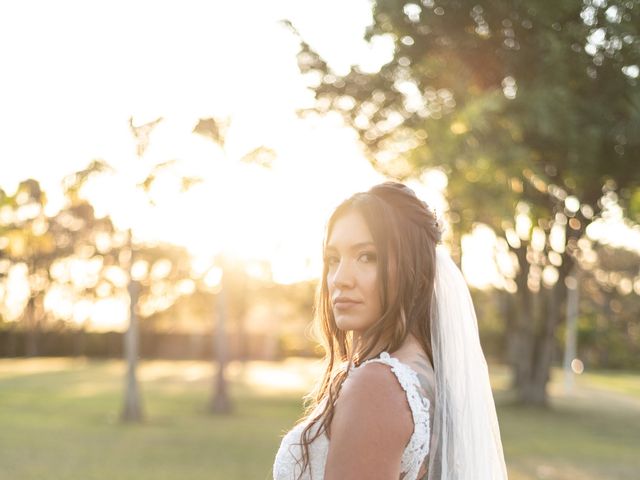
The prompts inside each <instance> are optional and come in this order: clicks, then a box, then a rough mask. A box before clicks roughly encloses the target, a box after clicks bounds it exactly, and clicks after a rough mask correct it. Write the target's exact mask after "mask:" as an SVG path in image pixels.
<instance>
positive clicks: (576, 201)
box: [298, 0, 640, 404]
mask: <svg viewBox="0 0 640 480" xmlns="http://www.w3.org/2000/svg"><path fill="white" fill-rule="evenodd" d="M639 6H640V3H639V2H638V1H637V0H635V1H632V2H630V1H615V2H608V3H607V4H605V2H585V3H579V2H575V1H569V0H562V1H560V2H554V3H549V2H545V1H544V0H534V1H530V2H509V1H505V0H494V1H486V2H482V3H481V4H478V3H476V4H468V3H464V2H460V1H459V0H428V1H427V0H425V1H423V2H420V3H418V2H412V1H400V0H378V1H376V2H374V4H373V19H374V20H373V24H372V25H371V27H370V28H369V29H368V31H367V34H366V38H367V39H368V40H371V39H372V38H373V37H375V36H388V37H390V38H391V39H392V40H393V43H394V47H395V50H394V53H393V58H392V59H391V61H389V62H388V63H387V64H385V65H383V66H382V67H381V69H380V71H378V72H374V73H370V72H365V71H363V70H362V69H361V68H359V67H357V66H354V67H352V68H351V70H350V71H349V72H348V73H347V74H346V75H338V74H336V73H335V72H334V71H332V69H331V68H330V66H329V65H328V64H327V62H326V61H324V59H322V58H321V57H320V56H319V55H318V54H317V53H315V52H314V50H313V49H312V48H311V46H309V45H308V44H307V43H305V42H304V41H302V42H301V49H300V53H299V57H298V59H299V65H300V68H301V71H302V72H303V73H304V74H306V75H309V77H310V78H312V79H316V83H315V84H314V85H313V86H312V89H313V90H314V92H315V95H316V99H317V102H316V106H315V108H314V109H313V110H314V111H316V112H318V111H319V112H326V111H328V110H335V111H338V112H340V113H342V115H343V117H344V118H345V120H346V122H347V124H348V125H350V126H351V127H352V128H353V129H354V130H355V131H356V132H357V133H358V136H359V138H360V140H361V142H362V144H363V145H364V146H365V149H366V151H367V153H368V156H369V158H370V161H371V162H372V164H373V165H374V166H375V167H376V168H377V169H379V170H380V171H382V172H383V173H386V174H387V175H388V176H391V177H395V178H398V179H400V180H403V179H406V178H409V177H416V176H419V175H420V174H421V173H422V172H423V171H424V170H425V169H429V168H441V169H442V170H444V171H445V173H446V174H447V175H448V178H449V185H448V191H447V197H448V203H449V212H448V217H449V220H450V222H451V223H452V226H453V230H454V236H453V238H454V242H455V243H457V242H459V240H457V239H459V238H460V237H461V235H462V234H463V233H464V232H468V231H469V230H470V229H471V227H472V226H473V224H474V223H475V222H483V223H486V224H487V225H489V226H490V227H492V228H493V229H494V231H495V232H496V233H497V234H498V235H499V236H501V237H503V238H506V240H507V244H508V246H509V249H510V250H511V253H512V254H513V256H515V258H516V259H517V260H516V263H517V274H516V278H515V279H513V283H514V284H515V285H513V290H516V293H515V296H514V297H513V301H516V302H517V307H518V308H517V309H516V311H517V312H518V313H517V315H516V317H515V318H514V319H513V321H510V322H509V323H508V324H509V326H510V327H511V328H510V331H509V333H508V338H509V343H510V344H511V345H512V346H513V347H514V348H513V349H512V357H511V361H512V365H513V370H514V377H513V378H514V388H515V390H516V391H517V394H518V398H519V400H520V401H521V402H523V403H531V404H545V403H546V401H547V393H546V384H547V382H548V379H549V371H550V366H551V362H552V360H553V344H554V341H555V336H556V333H557V329H558V326H559V324H560V323H561V320H562V319H563V316H562V314H561V311H562V308H561V306H562V305H563V304H564V302H565V300H566V295H567V289H566V284H565V280H567V279H568V278H569V277H570V276H571V272H572V271H573V270H572V269H573V267H574V264H575V263H576V257H577V252H578V251H579V240H580V239H582V238H583V237H584V234H585V229H586V227H587V226H588V225H589V224H590V223H591V222H592V221H594V220H595V219H596V218H598V216H599V215H600V214H601V212H602V209H603V205H604V204H605V203H606V201H608V200H607V199H614V200H615V202H617V203H618V204H620V205H621V206H622V207H623V208H625V209H628V208H629V207H630V206H631V207H632V206H633V201H635V202H636V203H637V198H638V193H637V192H638V191H639V187H640V163H639V162H638V161H637V158H640V92H639V90H638V84H637V83H638V80H637V77H638V64H639V63H640V41H639V39H638V36H637V34H638V28H639V27H640V8H639ZM633 199H635V200H633ZM558 239H560V241H558ZM455 243H454V245H453V247H454V253H455V252H456V251H457V250H458V248H459V247H458V246H457V245H456V244H455ZM543 273H544V275H543Z"/></svg>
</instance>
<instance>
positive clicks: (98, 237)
mask: <svg viewBox="0 0 640 480" xmlns="http://www.w3.org/2000/svg"><path fill="white" fill-rule="evenodd" d="M83 174H86V171H83V172H77V173H75V174H73V175H71V176H69V177H68V179H67V181H66V183H67V186H66V187H65V189H66V195H67V202H66V204H65V207H64V208H62V209H61V210H60V211H59V212H58V213H56V214H55V215H52V216H49V215H46V214H45V205H46V193H45V192H44V191H43V190H42V189H41V188H40V185H39V183H38V182H37V181H35V180H32V179H29V180H25V181H23V182H21V183H20V185H19V187H18V189H17V191H16V192H15V193H14V194H13V195H7V194H6V193H4V192H0V199H1V203H0V221H1V223H0V229H1V230H0V233H1V236H0V247H2V248H1V249H0V275H1V276H0V298H2V309H1V310H0V356H3V357H11V356H37V355H45V356H46V355H56V356H67V355H87V356H96V357H121V356H122V354H123V339H122V336H123V329H124V327H125V326H126V325H125V324H122V325H120V326H119V327H118V329H117V330H114V329H113V328H109V326H108V324H107V326H101V325H92V323H91V319H90V316H91V313H92V312H94V311H95V309H100V308H106V309H109V308H110V305H111V304H110V302H112V301H113V299H114V298H122V297H125V298H126V295H127V294H126V284H127V280H126V278H127V275H128V273H127V268H126V266H124V265H122V262H123V260H122V258H121V257H122V251H123V249H124V248H125V242H124V240H123V233H122V232H118V231H117V230H116V229H115V228H114V226H113V223H112V222H111V220H110V219H109V217H104V218H96V217H95V214H94V210H93V207H92V206H91V205H90V204H89V203H88V202H87V201H86V200H84V199H82V198H80V197H79V196H78V195H77V191H76V190H75V189H74V188H72V187H69V182H70V181H71V180H72V179H74V178H75V179H78V178H81V177H82V175H83ZM71 184H73V183H71ZM592 248H594V252H597V259H598V261H597V264H596V265H595V266H594V269H593V270H594V271H593V274H592V275H590V276H588V277H587V278H585V279H584V280H583V281H582V282H581V284H580V285H581V299H582V300H581V303H580V316H579V323H578V327H579V330H578V333H579V337H578V345H579V356H580V358H581V359H583V361H584V362H585V363H586V364H587V365H588V366H589V367H600V368H640V324H639V322H638V319H639V318H640V302H639V301H638V297H637V295H636V294H634V293H633V292H632V291H631V289H630V288H625V287H624V286H623V285H624V282H623V279H634V275H637V273H638V269H639V268H640V257H639V256H638V254H637V253H634V252H631V251H629V250H626V249H621V248H613V247H610V246H607V245H597V244H596V245H594V246H593V247H592ZM137 254H138V263H137V270H138V273H137V275H138V279H139V280H140V284H141V286H142V290H141V293H140V296H139V302H138V306H137V312H138V315H139V319H140V354H141V356H142V357H144V358H201V359H210V358H212V356H213V355H214V353H215V352H214V347H213V339H212V330H213V325H214V317H215V312H216V294H215V293H216V292H215V290H212V289H210V288H208V287H207V286H206V285H204V284H203V283H202V281H201V280H202V278H201V277H202V274H198V273H197V272H195V271H194V268H193V266H192V264H191V262H192V259H191V257H190V255H189V253H188V252H187V251H186V250H185V249H184V248H181V247H177V246H174V245H169V244H156V245H141V246H140V247H139V249H138V253H137ZM265 268H266V269H267V270H268V265H266V266H265ZM247 270H248V269H247V265H244V264H242V263H241V262H237V263H228V264H227V271H226V272H225V275H226V278H227V281H228V284H227V289H228V294H227V308H228V317H229V324H228V327H227V335H226V336H227V342H228V345H229V348H230V352H229V353H230V357H231V358H232V359H242V360H247V359H276V358H282V357H284V356H289V355H304V356H308V355H317V354H318V353H319V352H318V350H317V347H316V344H315V342H314V341H313V339H312V338H311V336H310V334H309V323H310V321H311V319H312V314H313V297H314V292H315V288H316V281H307V282H301V283H298V284H292V285H281V284H278V283H275V282H273V281H272V280H271V279H270V278H269V276H268V275H267V276H262V277H256V276H252V275H250V274H249V273H247ZM20 275H24V276H25V279H26V281H27V282H28V288H29V291H28V293H25V295H24V296H23V297H22V301H21V303H19V304H17V305H15V304H10V303H9V299H10V296H11V295H12V293H11V292H10V291H9V289H10V288H15V287H14V286H13V284H12V283H11V282H15V277H16V276H20ZM635 282H636V284H637V282H638V280H637V278H636V279H635ZM473 295H474V300H475V304H476V308H477V312H478V318H479V323H480V328H481V336H482V339H483V344H484V345H485V348H486V350H487V353H488V356H490V357H493V358H495V359H497V360H500V361H505V360H507V350H508V349H507V346H508V345H507V336H506V329H507V327H508V325H509V322H511V321H513V320H514V315H515V312H513V311H510V310H509V309H510V308H513V307H514V306H513V305H510V303H509V297H510V295H509V294H508V293H507V292H505V291H502V290H498V289H491V290H487V291H483V290H478V291H474V292H473ZM515 307H517V305H515ZM109 311H112V312H115V313H116V314H117V313H121V312H119V311H118V310H109ZM562 338H563V332H562V330H561V331H560V332H559V334H558V337H557V341H556V342H555V345H554V349H555V350H556V358H561V355H562V351H563V348H564V345H563V343H562Z"/></svg>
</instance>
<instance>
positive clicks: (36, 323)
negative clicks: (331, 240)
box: [0, 162, 315, 359]
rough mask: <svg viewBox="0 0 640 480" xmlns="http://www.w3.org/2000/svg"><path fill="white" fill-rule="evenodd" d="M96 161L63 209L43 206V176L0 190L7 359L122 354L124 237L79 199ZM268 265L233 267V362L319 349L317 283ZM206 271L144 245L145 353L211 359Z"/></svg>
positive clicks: (178, 253) (141, 310)
mask: <svg viewBox="0 0 640 480" xmlns="http://www.w3.org/2000/svg"><path fill="white" fill-rule="evenodd" d="M96 167H97V164H96V163H95V162H94V163H93V164H91V165H90V166H89V167H88V168H87V169H86V170H83V171H81V172H76V173H74V174H72V175H70V176H68V177H67V178H66V179H65V182H64V190H65V195H66V203H65V206H64V207H63V208H62V209H61V210H60V211H59V212H57V213H55V214H54V215H47V214H46V213H45V207H46V202H47V200H46V199H47V195H46V192H44V191H43V190H42V189H41V187H40V184H39V183H38V182H37V181H36V180H33V179H28V180H25V181H23V182H21V183H20V185H19V187H18V189H17V191H16V192H15V193H13V194H12V195H8V194H7V193H5V192H4V191H2V190H0V356H37V355H89V356H111V357H121V356H122V352H123V339H122V336H123V331H124V330H125V328H126V326H127V311H126V308H128V307H127V305H126V304H127V303H128V296H127V295H128V293H127V285H128V283H129V282H128V279H129V275H130V273H129V270H130V266H129V264H128V258H127V248H128V246H127V241H126V240H127V238H126V237H127V235H126V232H122V231H118V230H117V229H116V228H115V227H114V224H113V222H112V221H111V219H110V218H109V217H108V216H106V217H103V218H96V216H95V213H94V208H93V207H92V205H91V204H89V203H88V201H87V200H85V199H84V198H82V197H81V196H80V195H79V194H78V192H79V188H78V187H79V185H78V183H81V182H82V181H83V180H84V179H86V176H87V175H89V173H90V171H91V172H92V173H93V174H97V175H99V169H98V168H96ZM254 266H255V265H254ZM262 267H264V268H263V270H262V274H261V275H257V276H256V275H250V274H249V273H247V272H248V270H249V268H248V265H247V264H245V263H243V262H242V261H233V260H230V259H227V260H226V262H225V273H224V276H225V286H226V289H227V298H226V303H227V305H226V308H227V311H228V316H229V319H230V321H229V326H228V328H227V341H228V343H229V346H230V349H231V351H230V354H231V356H232V358H239V359H249V358H254V359H255V358H265V359H273V358H277V357H281V356H283V355H289V354H311V353H312V352H313V343H312V342H310V339H309V337H308V335H306V334H305V328H307V327H308V325H307V324H308V322H309V320H310V317H311V309H312V299H313V293H314V292H313V291H314V288H315V282H302V283H300V284H293V285H281V284H278V283H275V282H274V281H273V280H272V279H271V275H270V273H269V265H268V264H266V262H265V264H264V265H262ZM208 273H210V270H209V271H208V270H207V269H204V271H202V268H198V267H197V266H196V265H194V264H193V258H191V256H190V255H189V252H188V251H187V250H186V249H184V248H183V247H178V246H175V245H171V244H162V243H159V244H145V243H141V244H140V245H137V246H136V260H135V263H134V265H133V268H132V276H133V277H134V278H135V280H136V281H137V283H138V284H139V285H140V291H139V292H138V302H137V305H136V307H135V310H136V313H137V316H138V319H139V328H140V337H141V338H140V348H141V355H142V356H143V357H147V358H152V357H163V358H207V359H210V358H212V355H213V353H214V352H213V351H212V350H213V347H212V345H213V341H212V330H213V325H214V321H215V318H214V317H215V312H216V294H217V290H216V286H215V285H213V286H211V285H208V284H207V283H206V282H205V277H206V275H207V274H208ZM16 290H21V291H16ZM109 315H111V316H113V317H118V319H119V320H120V322H119V323H118V322H116V319H115V318H109ZM96 318H97V319H98V321H96Z"/></svg>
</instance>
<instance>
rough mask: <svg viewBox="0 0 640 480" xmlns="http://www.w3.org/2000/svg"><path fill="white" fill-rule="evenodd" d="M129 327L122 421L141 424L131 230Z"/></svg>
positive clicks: (125, 348)
mask: <svg viewBox="0 0 640 480" xmlns="http://www.w3.org/2000/svg"><path fill="white" fill-rule="evenodd" d="M129 251H130V256H129V285H128V290H129V327H128V328H127V331H126V332H125V335H124V354H125V360H126V363H127V375H126V380H125V390H124V406H123V408H122V414H121V420H122V421H123V422H127V423H129V422H131V423H132V422H141V421H142V420H143V414H142V403H141V401H140V391H139V388H138V378H137V375H136V372H137V368H138V349H139V343H140V342H139V338H138V337H139V332H138V316H137V314H136V304H137V303H138V296H139V294H140V284H139V283H138V282H136V281H135V280H134V279H133V278H132V272H131V267H132V266H133V261H134V258H133V248H132V239H131V230H129Z"/></svg>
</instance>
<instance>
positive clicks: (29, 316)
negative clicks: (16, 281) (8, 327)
mask: <svg viewBox="0 0 640 480" xmlns="http://www.w3.org/2000/svg"><path fill="white" fill-rule="evenodd" d="M24 314H25V319H26V321H27V322H26V323H27V329H26V330H27V331H26V345H25V347H26V348H25V355H26V356H27V357H37V356H38V354H39V348H38V343H39V342H38V340H39V338H38V337H39V336H40V322H39V321H38V318H37V313H36V300H35V297H34V296H33V295H32V296H30V297H29V301H28V302H27V306H26V308H25V312H24Z"/></svg>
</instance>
